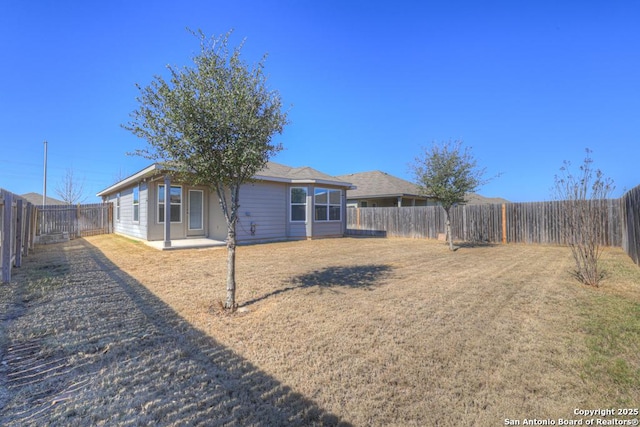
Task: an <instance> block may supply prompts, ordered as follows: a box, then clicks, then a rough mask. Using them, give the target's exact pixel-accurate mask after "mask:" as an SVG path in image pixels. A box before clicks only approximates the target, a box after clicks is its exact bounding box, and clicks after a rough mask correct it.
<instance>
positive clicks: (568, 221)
mask: <svg viewBox="0 0 640 427" xmlns="http://www.w3.org/2000/svg"><path fill="white" fill-rule="evenodd" d="M591 153H592V151H591V150H589V149H588V148H587V149H586V156H585V159H584V161H583V163H582V165H581V166H580V170H579V172H578V173H577V174H574V173H573V172H571V163H570V162H569V161H567V160H565V161H564V163H563V166H562V167H561V168H560V174H559V175H556V176H555V188H554V190H555V195H554V196H555V198H556V199H557V200H563V201H565V202H566V203H565V205H566V209H565V218H564V225H565V226H564V228H563V230H562V233H563V237H564V239H565V241H566V242H567V244H568V245H569V247H570V248H571V253H572V254H573V259H574V260H575V263H576V265H575V271H574V274H575V276H576V278H577V279H578V280H580V281H581V282H582V283H584V284H586V285H590V286H598V285H599V284H600V280H602V278H603V277H604V272H603V271H602V269H600V266H599V260H600V256H601V255H602V241H603V234H604V227H605V226H604V223H603V221H602V219H603V218H604V215H605V214H606V213H607V204H606V201H607V199H608V198H609V197H610V196H611V193H612V192H613V190H614V189H615V186H614V184H613V180H612V179H611V178H606V177H605V176H604V174H603V173H602V171H601V170H600V169H593V159H592V158H591Z"/></svg>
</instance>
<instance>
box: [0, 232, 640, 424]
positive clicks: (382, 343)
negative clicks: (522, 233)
mask: <svg viewBox="0 0 640 427" xmlns="http://www.w3.org/2000/svg"><path fill="white" fill-rule="evenodd" d="M78 242H81V243H78ZM58 248H64V249H63V250H61V249H58V250H57V253H60V254H63V255H65V257H66V261H64V262H62V263H60V265H62V266H66V267H64V268H63V267H59V268H55V269H53V271H54V272H53V273H50V272H47V273H46V274H49V276H48V277H53V279H51V278H49V279H46V280H49V281H50V283H49V284H46V283H45V284H44V285H42V286H44V288H46V289H45V290H40V291H38V290H37V289H36V290H35V291H33V292H32V291H29V292H31V293H32V294H33V295H34V296H33V299H32V300H31V302H30V303H29V304H32V305H31V306H30V307H29V308H28V310H27V313H33V312H39V314H38V316H43V318H45V317H47V318H49V317H51V316H58V318H57V320H56V321H55V322H53V321H51V322H52V323H51V324H44V325H41V327H40V330H39V331H35V332H30V333H28V334H27V333H24V334H22V335H24V336H22V335H21V333H19V332H18V330H20V328H21V327H24V328H25V329H29V328H27V327H26V325H25V324H23V323H21V322H22V319H26V318H28V317H29V316H28V315H27V314H25V315H23V316H21V317H20V318H19V319H14V320H13V321H12V324H11V325H10V327H9V329H8V331H9V332H8V333H7V336H9V341H10V342H9V343H8V344H9V345H12V344H13V343H14V342H17V341H19V340H23V341H25V342H28V341H29V340H33V339H35V340H39V342H40V345H41V346H42V347H43V348H46V350H38V351H39V352H41V351H50V352H52V357H54V356H56V357H58V358H59V359H60V363H61V364H65V365H67V366H68V368H67V369H69V370H70V376H69V378H70V379H69V380H68V381H67V382H65V381H60V382H59V383H56V386H55V387H53V386H52V385H51V386H50V388H49V389H46V388H45V389H43V390H42V391H41V395H46V396H47V398H41V399H43V400H42V402H41V403H39V402H40V401H38V400H37V399H38V398H33V397H32V396H38V394H37V393H36V392H35V391H34V392H33V393H26V392H24V388H20V390H21V392H24V393H26V394H25V396H27V397H29V398H30V399H31V400H27V401H28V402H30V403H29V406H30V407H32V408H36V409H35V410H33V409H30V410H29V411H31V412H29V411H28V413H27V415H25V416H23V418H22V419H25V417H26V416H34V415H31V414H32V413H37V411H38V410H43V408H45V407H47V408H49V409H46V410H45V411H44V413H45V414H46V417H53V418H52V419H54V420H60V419H62V420H70V422H71V423H75V422H77V423H78V424H81V423H80V422H78V421H77V420H84V421H86V420H92V421H97V422H108V423H113V422H123V421H127V422H132V420H134V419H135V420H138V419H140V420H142V421H141V422H142V423H143V424H144V423H146V422H148V421H149V422H150V421H153V422H160V423H161V424H171V423H180V422H184V421H185V420H188V422H189V423H192V424H197V423H198V422H200V421H202V423H203V424H204V425H211V424H216V423H215V422H211V423H209V424H208V423H207V422H204V420H205V419H207V420H209V418H207V417H210V419H211V420H219V424H225V423H232V424H233V423H236V424H254V425H267V424H271V425H272V424H273V423H270V422H268V421H265V420H272V421H273V422H275V424H278V423H279V422H283V423H284V424H290V423H291V424H296V423H299V424H306V423H317V424H335V423H339V422H342V423H351V424H353V425H498V424H500V425H502V424H503V422H504V420H505V419H507V418H509V419H523V418H528V419H531V418H537V419H546V418H550V419H556V420H557V419H558V418H571V416H572V414H573V410H574V408H577V407H581V408H600V407H610V406H611V405H616V404H622V403H623V402H634V401H635V402H638V401H640V381H639V382H635V381H636V380H635V379H633V378H631V383H629V384H626V385H624V386H623V387H622V386H621V385H620V384H617V383H616V382H615V381H613V380H612V381H610V380H609V379H608V377H606V376H603V375H600V374H598V375H597V376H596V375H593V376H590V374H589V373H588V372H585V366H591V365H588V363H591V362H588V363H587V361H585V355H586V354H588V353H589V347H588V342H589V339H590V334H592V332H591V331H592V330H595V329H593V328H592V326H589V327H587V326H585V325H588V321H589V319H590V316H589V313H590V311H592V310H597V309H598V307H601V306H602V304H603V302H602V301H603V298H604V299H607V298H618V299H623V300H624V301H627V302H629V304H632V305H637V304H638V303H639V302H640V291H639V289H638V287H639V286H638V283H640V269H638V267H637V266H635V265H633V263H632V262H631V261H630V260H629V259H628V257H626V256H625V255H624V253H622V252H621V251H620V250H618V249H612V250H608V251H607V252H606V253H605V262H606V263H607V265H608V269H609V271H610V273H609V277H608V280H607V281H606V282H605V284H604V287H603V288H601V289H591V288H586V287H584V286H582V285H579V284H578V283H577V282H575V281H574V280H573V279H572V277H571V275H570V272H569V270H570V268H571V262H572V259H571V255H570V253H569V251H568V250H567V249H566V248H560V247H551V246H549V247H547V246H533V245H532V246H521V245H507V246H500V245H496V246H476V247H473V246H471V247H465V246H462V247H460V248H459V249H458V250H457V251H456V252H454V253H453V252H450V251H448V250H447V248H446V246H445V245H443V244H442V243H440V242H437V241H424V240H412V239H356V238H345V239H330V240H318V241H304V242H288V243H275V244H264V245H255V246H243V247H240V248H238V266H237V269H238V270H237V281H238V294H237V296H238V303H239V304H240V307H241V309H242V310H241V312H239V313H236V314H234V315H227V314H224V313H222V312H220V311H219V310H217V309H216V307H217V301H219V300H222V299H223V298H224V296H225V288H224V280H225V271H226V270H225V269H226V251H225V250H224V248H222V249H220V248H218V249H201V250H184V251H170V252H160V251H155V250H153V249H150V248H148V247H146V246H144V245H142V244H138V243H135V242H131V241H129V240H127V239H123V238H119V237H116V236H97V237H91V238H87V239H86V240H83V241H76V243H74V242H71V243H70V244H64V245H59V246H58ZM47 253H48V252H47ZM87 253H88V254H90V255H86V254H87ZM50 255H53V253H52V254H50ZM40 256H42V257H44V256H45V254H44V253H38V254H37V257H40ZM79 258H80V259H79ZM57 263H58V262H57V261H56V260H55V259H54V260H53V261H51V264H52V265H56V264H57ZM36 271H37V269H36ZM43 271H44V272H46V271H47V269H40V274H45V273H43ZM56 275H57V276H56ZM56 277H57V278H60V280H57V279H56ZM16 280H18V281H23V280H27V281H28V280H31V279H28V278H27V277H26V276H24V277H18V278H17V279H16ZM58 281H61V283H58ZM12 286H17V285H12ZM30 286H31V285H30ZM32 287H35V288H37V287H38V286H37V285H34V286H32ZM81 290H82V291H81ZM29 292H27V293H29ZM70 301H75V304H73V305H71V306H65V304H67V303H69V302H70ZM52 305H53V306H57V307H59V308H60V307H61V306H62V307H65V311H64V313H67V314H66V315H63V314H62V313H61V312H60V311H59V310H58V311H54V312H48V311H47V310H53V309H52V308H51V307H50V306H52ZM47 307H48V308H47ZM630 312H632V311H630ZM71 313H73V314H71ZM34 315H35V314H34ZM87 319H89V320H87ZM31 320H33V318H31ZM25 321H26V320H25ZM70 343H73V344H70ZM202 343H205V344H202ZM203 345H204V347H202V346H203ZM203 348H204V349H203ZM61 349H62V350H61ZM633 350H634V349H633V348H631V349H629V348H626V347H625V348H624V349H621V350H620V351H621V352H622V353H620V354H621V355H620V354H618V356H620V357H623V358H624V360H625V361H626V363H627V364H628V365H629V366H631V370H632V372H633V367H634V366H635V367H640V356H638V352H637V351H635V353H634V351H633ZM158 354H160V356H158ZM592 362H593V361H592ZM593 363H596V362H593ZM60 369H64V368H60ZM594 372H595V371H594ZM639 372H640V370H639ZM83 374H84V376H83ZM58 377H59V378H67V376H66V375H62V374H61V375H59V376H58ZM146 378H150V380H149V381H150V382H149V383H148V384H150V385H144V384H147V383H145V379H146ZM218 378H223V380H218ZM83 380H84V381H87V383H86V384H85V383H84V382H82V381H83ZM52 387H53V388H52ZM245 388H246V390H245ZM69 390H71V391H69ZM9 391H10V392H11V393H14V394H15V393H16V392H17V391H16V389H13V390H9ZM42 393H44V394H42ZM220 395H221V396H223V397H215V396H220ZM51 396H54V397H55V396H62V397H63V399H62V400H60V403H59V404H56V405H53V408H54V409H55V408H56V407H60V408H64V410H63V409H60V410H58V409H55V410H52V409H50V408H51ZM176 396H178V397H176ZM226 398H229V399H230V400H231V402H226V401H225V399H226ZM174 401H175V403H171V402H174ZM15 402H17V400H16V398H12V399H10V400H9V402H8V403H7V404H6V406H5V411H9V412H13V413H15V411H16V405H17V403H15ZM83 405H85V406H83ZM95 405H98V406H95ZM120 405H125V406H124V409H123V408H120ZM252 405H256V408H258V409H257V411H258V412H257V413H260V414H262V415H260V416H256V415H254V416H253V418H252V416H251V415H250V414H252V413H254V412H255V411H254V410H253V409H251V406H252ZM71 407H73V408H75V409H73V411H71V410H70V409H69V408H71ZM98 407H99V408H102V409H100V410H96V409H95V408H98ZM38 408H39V409H38ZM92 408H93V409H92ZM260 408H262V409H260ZM265 408H268V409H265ZM69 411H71V412H69ZM114 413H118V414H120V415H114ZM65 414H66V415H65ZM219 414H227V415H225V416H221V415H219ZM43 416H45V415H43ZM216 416H218V417H219V418H216ZM267 416H268V417H271V418H264V417H267ZM56 417H58V418H56ZM60 417H63V418H60ZM64 417H66V418H64ZM138 417H141V418H138ZM167 417H168V418H167ZM256 417H257V418H256ZM283 417H284V418H283ZM11 419H18V418H10V420H11ZM36 419H40V418H36ZM47 419H49V418H47ZM283 420H286V421H283ZM0 421H2V420H1V419H0Z"/></svg>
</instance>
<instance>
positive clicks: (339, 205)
mask: <svg viewBox="0 0 640 427" xmlns="http://www.w3.org/2000/svg"><path fill="white" fill-rule="evenodd" d="M322 192H326V193H327V201H326V203H318V202H317V200H316V198H317V197H318V196H319V194H318V193H322ZM331 193H338V194H339V202H338V203H331ZM321 206H324V207H325V208H326V212H327V217H326V219H318V211H317V209H316V208H317V207H321ZM332 207H334V208H335V207H337V208H338V212H339V215H338V219H331V208H332ZM313 220H314V221H316V222H339V221H342V190H336V189H333V188H320V187H319V188H316V189H315V190H314V192H313Z"/></svg>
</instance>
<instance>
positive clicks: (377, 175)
mask: <svg viewBox="0 0 640 427" xmlns="http://www.w3.org/2000/svg"><path fill="white" fill-rule="evenodd" d="M336 178H337V179H340V180H343V181H348V182H351V183H352V184H354V185H355V186H356V187H357V189H355V190H347V198H348V199H365V198H374V197H398V196H405V197H415V198H422V199H427V197H426V196H423V195H421V194H420V188H419V187H418V186H417V185H416V184H414V183H412V182H409V181H406V180H404V179H402V178H398V177H397V176H393V175H389V174H388V173H386V172H382V171H371V172H360V173H352V174H348V175H340V176H337V177H336ZM490 203H509V201H508V200H506V199H503V198H501V197H484V196H481V195H480V194H477V193H468V194H467V204H469V205H479V204H490Z"/></svg>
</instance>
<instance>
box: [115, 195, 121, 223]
mask: <svg viewBox="0 0 640 427" xmlns="http://www.w3.org/2000/svg"><path fill="white" fill-rule="evenodd" d="M116 220H118V221H120V193H118V194H116Z"/></svg>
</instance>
